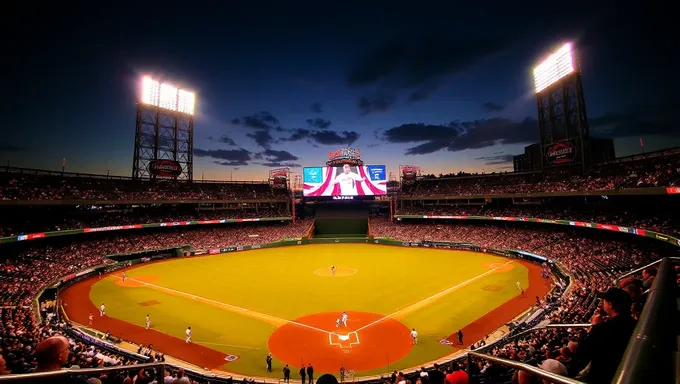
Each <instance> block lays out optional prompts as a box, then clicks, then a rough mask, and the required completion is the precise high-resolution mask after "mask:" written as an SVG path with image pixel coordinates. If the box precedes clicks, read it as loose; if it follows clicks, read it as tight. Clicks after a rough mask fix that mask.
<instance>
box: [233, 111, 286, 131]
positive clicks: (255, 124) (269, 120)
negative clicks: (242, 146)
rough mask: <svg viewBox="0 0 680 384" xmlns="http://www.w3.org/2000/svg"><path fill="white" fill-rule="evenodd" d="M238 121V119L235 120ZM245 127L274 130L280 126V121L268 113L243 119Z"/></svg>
mask: <svg viewBox="0 0 680 384" xmlns="http://www.w3.org/2000/svg"><path fill="white" fill-rule="evenodd" d="M235 120H236V119H235ZM242 120H243V126H244V127H248V128H253V129H266V130H269V129H272V128H276V126H278V124H279V119H277V118H276V117H274V116H273V115H272V114H271V113H269V112H267V111H262V112H260V113H256V114H254V115H250V116H245V117H243V119H242Z"/></svg>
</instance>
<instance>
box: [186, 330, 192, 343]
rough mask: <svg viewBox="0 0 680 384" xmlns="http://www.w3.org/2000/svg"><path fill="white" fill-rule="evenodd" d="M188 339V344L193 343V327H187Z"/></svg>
mask: <svg viewBox="0 0 680 384" xmlns="http://www.w3.org/2000/svg"><path fill="white" fill-rule="evenodd" d="M185 333H186V335H187V339H186V340H185V341H186V343H187V344H189V343H191V327H187V330H186V332H185Z"/></svg>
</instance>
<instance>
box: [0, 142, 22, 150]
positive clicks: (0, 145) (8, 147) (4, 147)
mask: <svg viewBox="0 0 680 384" xmlns="http://www.w3.org/2000/svg"><path fill="white" fill-rule="evenodd" d="M26 149H27V148H26V147H22V146H20V145H14V144H9V143H0V152H24V151H26Z"/></svg>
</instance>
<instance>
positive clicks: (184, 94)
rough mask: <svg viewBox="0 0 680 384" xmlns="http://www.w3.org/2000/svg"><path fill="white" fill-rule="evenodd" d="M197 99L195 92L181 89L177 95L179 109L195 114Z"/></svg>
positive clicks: (179, 110)
mask: <svg viewBox="0 0 680 384" xmlns="http://www.w3.org/2000/svg"><path fill="white" fill-rule="evenodd" d="M195 100H196V95H195V94H194V93H193V92H189V91H185V90H183V89H180V90H179V93H178V97H177V111H178V112H182V113H187V114H189V115H193V114H194V105H195Z"/></svg>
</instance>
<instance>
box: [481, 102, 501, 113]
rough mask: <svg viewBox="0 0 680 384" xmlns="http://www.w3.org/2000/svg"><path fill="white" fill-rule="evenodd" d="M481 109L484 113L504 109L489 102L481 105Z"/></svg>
mask: <svg viewBox="0 0 680 384" xmlns="http://www.w3.org/2000/svg"><path fill="white" fill-rule="evenodd" d="M482 108H483V109H484V111H485V112H500V111H502V110H504V109H505V107H504V106H502V105H500V104H496V103H494V102H491V101H487V102H486V103H484V104H482Z"/></svg>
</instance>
